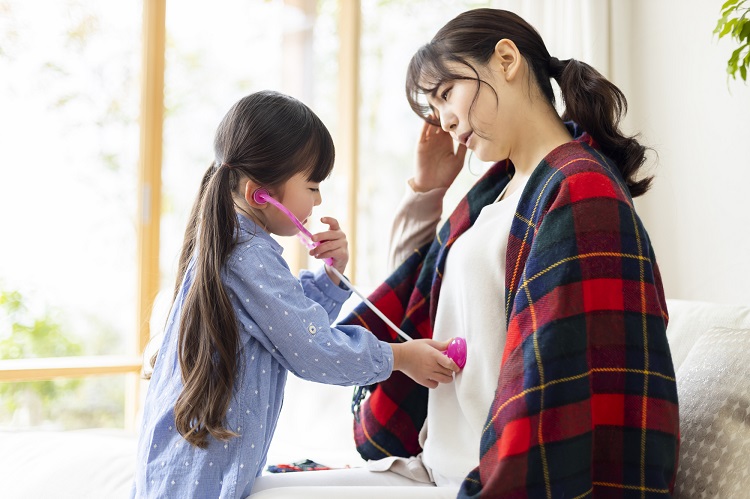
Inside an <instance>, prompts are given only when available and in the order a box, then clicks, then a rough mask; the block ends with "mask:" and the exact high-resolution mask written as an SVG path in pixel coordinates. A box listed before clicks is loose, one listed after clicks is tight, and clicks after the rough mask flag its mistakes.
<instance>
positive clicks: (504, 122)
mask: <svg viewBox="0 0 750 499" xmlns="http://www.w3.org/2000/svg"><path fill="white" fill-rule="evenodd" d="M446 65H447V66H448V68H449V69H450V70H451V71H452V72H454V73H457V74H459V75H462V76H466V77H467V78H469V79H465V80H463V79H456V80H448V81H443V82H441V83H440V85H439V86H438V88H437V90H436V91H435V92H434V93H433V94H428V95H427V102H428V103H429V104H430V107H431V108H432V110H433V113H434V114H435V115H436V116H437V118H438V119H439V120H440V126H441V127H442V129H443V130H445V131H446V132H449V133H450V134H451V135H452V136H453V138H454V139H455V140H456V141H458V142H461V143H462V144H464V145H466V147H467V148H469V149H471V150H472V151H474V154H476V156H477V157H478V158H479V159H480V160H482V161H500V160H504V159H506V158H508V157H509V155H510V143H511V141H510V138H511V135H510V133H509V131H510V130H512V127H510V126H509V121H510V119H511V118H512V113H510V112H509V111H510V106H509V102H506V101H508V100H509V99H508V97H507V96H506V98H505V99H504V95H505V94H506V92H505V82H504V81H503V79H502V78H501V77H499V76H498V75H497V73H496V71H493V70H492V69H490V68H489V67H480V66H475V67H477V69H478V71H479V74H480V78H481V79H482V81H483V82H484V83H481V84H480V85H479V93H478V94H477V83H478V82H477V80H476V75H475V74H474V72H473V71H471V69H469V68H467V67H466V66H464V65H462V64H459V63H455V62H448V63H447V64H446ZM493 90H494V92H493ZM496 94H497V96H496ZM475 96H476V102H474V98H475ZM472 104H473V107H472Z"/></svg>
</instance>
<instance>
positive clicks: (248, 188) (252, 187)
mask: <svg viewBox="0 0 750 499" xmlns="http://www.w3.org/2000/svg"><path fill="white" fill-rule="evenodd" d="M260 188H261V186H260V185H259V184H256V183H255V182H253V181H252V180H248V181H247V183H246V184H245V201H247V204H249V205H250V206H251V207H253V208H255V209H256V210H264V209H265V208H266V206H268V203H258V202H257V201H256V200H255V199H254V198H253V193H254V192H255V191H256V190H258V189H260Z"/></svg>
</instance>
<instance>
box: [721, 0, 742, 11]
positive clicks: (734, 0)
mask: <svg viewBox="0 0 750 499" xmlns="http://www.w3.org/2000/svg"><path fill="white" fill-rule="evenodd" d="M738 1H739V0H727V1H726V2H724V5H722V6H721V10H722V11H723V10H724V9H726V8H727V7H729V6H731V5H734V4H736V3H737V2H738Z"/></svg>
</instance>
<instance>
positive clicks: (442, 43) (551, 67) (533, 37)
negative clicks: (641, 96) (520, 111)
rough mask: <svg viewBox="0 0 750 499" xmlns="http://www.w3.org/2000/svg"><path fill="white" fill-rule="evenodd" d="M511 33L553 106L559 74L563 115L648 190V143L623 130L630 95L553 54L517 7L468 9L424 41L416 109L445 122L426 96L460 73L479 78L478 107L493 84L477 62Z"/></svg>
mask: <svg viewBox="0 0 750 499" xmlns="http://www.w3.org/2000/svg"><path fill="white" fill-rule="evenodd" d="M506 38H507V39H509V40H512V41H513V42H514V43H515V44H516V46H517V47H518V50H519V51H520V53H521V55H522V56H523V58H524V59H525V60H526V62H527V63H528V65H529V68H530V72H531V73H532V74H533V79H534V81H535V82H536V84H537V85H538V87H539V89H540V90H541V92H542V94H543V95H544V96H545V98H546V99H547V100H548V101H549V103H550V105H552V106H553V107H554V105H555V94H554V91H553V90H552V84H551V82H550V79H551V78H554V79H555V80H557V82H558V84H559V85H560V90H561V91H562V97H563V101H564V103H565V112H564V114H563V116H562V119H563V120H566V121H567V120H573V121H575V122H576V123H578V125H580V126H581V128H582V129H583V130H585V131H586V132H588V133H589V135H591V136H592V137H593V138H594V140H595V141H596V142H597V143H598V144H599V146H600V147H601V149H602V152H603V153H604V154H605V155H607V156H608V157H610V158H611V159H612V160H613V161H614V162H615V164H616V165H617V167H618V169H619V170H620V173H621V175H622V177H623V179H624V180H625V184H626V185H627V186H628V189H629V190H630V194H631V196H633V197H636V196H640V195H641V194H644V193H645V192H646V191H647V190H648V189H649V187H650V186H651V181H652V178H653V177H646V178H643V179H640V180H636V174H637V172H638V170H639V169H640V168H641V166H642V165H643V163H644V161H645V159H646V156H645V152H646V147H644V146H643V145H641V144H640V143H638V141H637V140H636V139H635V137H627V136H625V135H623V134H622V133H621V132H620V130H619V123H620V119H621V118H622V116H623V115H624V114H625V113H626V112H627V100H626V99H625V95H624V94H623V93H622V91H620V89H619V88H617V87H616V86H615V85H614V84H612V83H611V82H610V81H608V80H607V79H606V78H604V76H602V74H601V73H599V72H598V71H597V70H595V69H594V68H592V67H591V66H589V65H588V64H586V63H584V62H581V61H577V60H575V59H568V60H566V61H560V60H558V59H557V58H555V57H550V55H549V52H548V51H547V47H546V46H545V45H544V41H543V40H542V37H541V36H540V35H539V33H538V32H537V31H536V30H535V29H534V28H533V27H532V26H531V25H530V24H529V23H527V22H526V21H524V20H523V19H522V18H520V17H519V16H517V15H516V14H514V13H512V12H508V11H505V10H499V9H476V10H470V11H468V12H464V13H462V14H459V15H458V16H457V17H456V18H454V19H453V20H451V21H450V22H448V24H446V25H445V26H443V28H442V29H441V30H440V31H438V32H437V34H436V35H435V37H434V38H433V39H432V40H431V41H430V42H429V43H427V44H426V45H424V46H423V47H421V48H420V49H419V50H418V51H417V53H416V54H414V56H413V57H412V59H411V62H410V63H409V68H408V70H407V75H406V97H407V99H408V101H409V104H410V105H411V107H412V109H413V110H414V111H415V112H416V113H417V114H418V115H419V116H421V117H422V118H423V119H425V120H426V121H428V122H430V123H431V124H434V125H437V126H439V123H436V122H435V119H434V117H432V110H431V109H430V107H429V106H428V105H426V104H425V103H424V102H423V100H422V98H421V97H422V95H424V94H431V93H433V92H435V91H437V88H438V87H439V86H440V84H441V83H442V82H445V81H450V80H459V79H462V80H474V81H476V82H477V94H476V95H475V96H474V101H473V102H472V106H471V109H473V107H474V104H476V101H477V98H478V95H479V89H480V87H481V85H482V84H486V85H488V84H487V82H485V81H483V80H482V79H481V77H480V73H479V71H478V70H477V68H476V67H475V64H477V65H479V66H484V65H486V64H487V63H488V62H489V60H490V57H491V56H492V54H493V52H494V50H495V45H496V44H497V42H498V41H500V40H502V39H506ZM449 63H458V64H460V65H463V66H465V67H467V68H468V69H469V70H470V71H471V73H472V74H473V75H474V76H473V77H471V76H465V75H464V74H459V73H457V72H456V71H454V70H451V68H450V67H449V65H448V64H449ZM488 86H489V85H488ZM489 88H490V89H492V87H491V86H489Z"/></svg>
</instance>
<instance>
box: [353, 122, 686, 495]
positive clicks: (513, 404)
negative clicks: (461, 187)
mask: <svg viewBox="0 0 750 499" xmlns="http://www.w3.org/2000/svg"><path fill="white" fill-rule="evenodd" d="M512 173H513V167H512V165H511V164H510V163H509V162H502V163H498V164H496V165H494V166H493V167H492V168H491V169H490V170H489V171H488V172H487V173H486V174H485V175H484V176H483V177H482V178H481V179H480V180H479V181H478V182H477V183H476V184H475V186H474V187H473V188H472V189H471V191H470V192H469V193H468V194H467V196H466V197H465V198H464V199H463V200H462V201H461V203H460V204H459V206H458V207H457V208H456V210H455V211H454V213H453V214H452V215H451V216H450V218H449V219H448V221H447V222H446V223H445V225H444V226H443V227H442V228H441V230H440V231H439V234H438V236H437V238H436V240H435V241H433V242H432V243H431V245H429V246H426V247H425V248H422V249H420V250H419V251H417V252H415V253H414V254H413V255H412V257H411V258H409V259H408V260H407V261H406V262H404V264H403V265H401V267H399V268H398V269H397V270H396V271H395V272H394V274H392V275H391V276H390V277H389V278H388V279H387V280H386V282H385V283H384V284H382V285H381V286H380V287H379V288H378V289H377V290H376V291H375V292H374V293H373V294H372V295H371V296H370V299H371V300H372V301H373V302H374V303H375V305H376V306H378V307H379V308H380V309H381V310H382V311H383V312H384V313H385V314H386V315H387V316H388V317H389V318H390V319H391V320H393V321H394V322H395V323H397V324H400V325H401V327H402V329H403V330H404V331H405V332H406V333H408V334H410V335H411V336H412V337H414V338H427V337H431V335H432V324H433V319H434V317H435V310H436V307H437V303H438V300H439V296H440V284H441V276H442V270H443V268H444V266H445V260H446V256H447V254H448V252H449V251H450V248H451V245H452V243H453V242H454V241H455V240H456V238H457V237H458V236H460V235H461V234H462V233H463V232H464V231H465V230H466V229H467V228H468V227H470V226H471V224H472V223H473V222H474V220H475V219H476V217H477V216H478V214H479V212H480V210H481V209H482V207H484V206H485V205H487V204H488V203H491V202H493V201H494V199H495V198H496V197H497V195H498V194H499V193H500V191H501V190H502V188H503V187H504V186H505V184H506V183H507V181H508V179H509V178H510V177H511V176H512ZM501 257H502V256H500V255H499V256H498V258H501ZM505 258H506V269H507V270H506V296H507V300H506V303H505V308H506V320H507V325H508V327H507V340H506V346H505V350H504V352H503V361H502V366H501V371H500V378H499V380H498V385H497V391H496V393H495V399H494V402H493V404H492V406H491V408H490V411H489V413H488V416H487V422H486V426H485V428H484V432H483V436H482V440H481V449H480V464H479V466H478V467H477V468H476V469H474V470H473V471H472V472H471V473H470V474H469V476H467V477H466V479H465V481H464V484H463V486H462V488H461V491H460V493H459V497H519V498H525V497H547V498H551V497H631V496H632V497H657V496H658V497H663V496H669V495H670V493H671V491H672V490H673V482H674V476H675V473H676V470H677V455H678V446H679V418H678V405H677V389H676V385H675V378H674V368H673V365H672V359H671V355H670V351H669V346H668V344H667V338H666V323H667V319H668V317H667V309H666V305H665V300H664V293H663V290H662V284H661V278H660V276H659V271H658V268H657V266H656V261H655V258H654V252H653V249H652V247H651V244H650V241H649V238H648V235H647V234H646V231H645V229H644V228H643V225H642V224H641V221H640V219H639V218H638V216H637V215H636V213H635V211H634V208H633V201H632V199H631V198H630V196H629V194H628V191H627V188H626V187H625V185H624V183H623V181H622V178H621V177H620V175H619V172H618V171H617V169H616V167H615V166H614V165H613V164H612V163H611V161H610V160H609V159H607V158H606V157H604V156H603V155H602V154H601V153H600V152H599V151H598V150H597V148H596V144H594V143H593V140H591V138H590V137H589V136H588V135H587V134H583V135H582V136H581V137H579V138H578V139H577V140H576V141H573V142H570V143H568V144H565V145H563V146H560V147H559V148H557V149H555V150H554V151H552V152H551V153H550V154H549V155H548V156H547V157H546V158H545V160H544V161H543V162H542V164H540V165H539V166H538V167H537V168H536V169H535V171H534V173H533V174H532V176H531V178H530V179H529V181H528V183H527V185H526V187H525V190H524V192H523V194H522V196H521V200H520V201H519V204H518V208H517V212H516V215H515V220H514V222H513V225H512V227H511V234H510V239H509V243H508V250H507V255H506V257H505ZM344 322H345V323H352V324H361V325H363V326H365V327H367V328H368V329H370V330H371V331H372V332H373V333H374V334H375V335H376V336H378V337H379V338H380V339H383V340H386V341H392V342H396V341H400V339H399V337H397V335H396V334H395V333H393V331H391V330H390V329H389V328H388V327H387V326H386V325H385V324H384V323H383V322H382V321H381V320H380V319H379V318H378V317H377V316H376V315H375V314H373V313H372V312H370V311H369V310H368V309H367V308H366V307H364V306H359V307H358V308H356V309H355V311H354V312H353V313H352V315H350V316H349V317H348V318H347V319H346V320H345V321H344ZM457 334H460V332H457ZM468 362H471V359H468ZM368 390H369V392H370V394H369V397H367V398H366V399H365V400H364V401H363V402H362V404H361V406H360V407H359V408H358V409H357V412H356V414H355V416H356V418H355V424H354V433H355V441H356V444H357V449H358V451H359V452H360V454H361V455H362V456H363V457H364V458H365V459H379V458H382V457H386V456H389V455H400V456H410V455H416V454H418V453H419V452H421V448H420V447H419V444H418V442H417V435H418V433H419V430H420V428H421V426H422V424H423V423H424V420H425V417H426V402H427V389H426V388H424V387H422V386H420V385H417V384H416V383H414V382H413V381H412V380H411V379H409V378H407V377H406V376H404V375H402V374H401V373H394V375H393V376H392V377H391V378H389V379H388V380H386V381H385V382H383V383H380V384H378V385H375V386H371V387H368Z"/></svg>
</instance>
